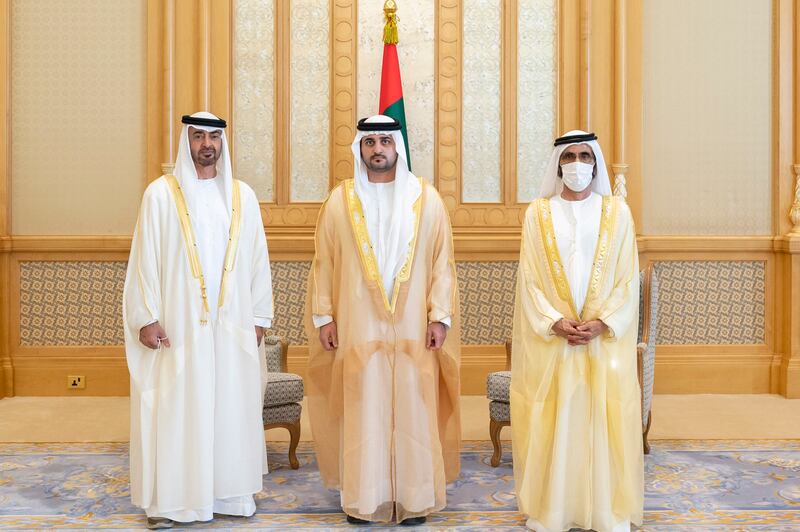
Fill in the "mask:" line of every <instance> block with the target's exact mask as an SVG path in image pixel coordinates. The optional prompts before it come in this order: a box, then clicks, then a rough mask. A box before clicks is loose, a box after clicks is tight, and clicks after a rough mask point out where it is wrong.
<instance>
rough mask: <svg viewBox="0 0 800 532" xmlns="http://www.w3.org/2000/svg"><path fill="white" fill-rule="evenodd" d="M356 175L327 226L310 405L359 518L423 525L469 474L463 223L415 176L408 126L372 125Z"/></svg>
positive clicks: (343, 187) (356, 148)
mask: <svg viewBox="0 0 800 532" xmlns="http://www.w3.org/2000/svg"><path fill="white" fill-rule="evenodd" d="M358 130H359V131H358V133H357V135H356V137H355V140H354V141H353V147H352V149H353V157H354V162H355V165H354V166H355V176H354V179H350V180H347V181H345V182H343V183H342V184H340V185H339V186H338V187H336V188H335V189H334V190H333V191H332V192H331V194H330V196H329V197H328V200H327V201H326V202H325V204H324V205H323V207H322V210H321V212H320V215H319V221H318V222H317V230H316V237H315V238H316V252H315V255H314V262H313V265H312V268H311V272H310V274H309V280H308V298H307V301H306V331H307V334H308V339H309V362H308V363H309V368H308V381H309V382H308V385H309V386H308V388H309V389H308V403H309V413H310V417H311V427H312V430H313V433H314V440H315V442H316V451H317V460H318V462H319V468H320V473H321V474H322V478H323V480H324V481H325V484H326V485H327V486H328V487H330V488H335V489H338V490H340V492H341V502H342V508H343V509H344V512H345V513H346V514H347V520H348V521H349V522H350V523H358V524H361V523H365V522H369V521H378V522H390V521H392V520H396V521H397V522H401V523H403V524H407V525H408V524H420V523H424V522H425V519H426V516H427V515H428V514H430V513H431V512H435V511H438V510H441V509H442V508H444V506H445V487H446V486H445V485H446V483H447V482H448V481H451V480H453V479H454V478H456V477H457V476H458V474H459V466H460V464H459V450H460V449H459V448H460V443H461V442H460V419H459V373H458V372H459V328H458V292H457V289H456V271H455V262H454V260H453V242H452V236H451V229H450V220H449V218H448V215H447V211H446V210H445V206H444V204H443V203H442V200H441V198H440V197H439V194H438V193H437V191H436V189H434V188H433V187H432V186H431V185H430V184H428V183H427V182H426V181H425V180H423V179H419V178H417V177H416V176H414V174H412V173H411V172H410V171H409V169H408V162H407V161H406V159H405V154H406V150H405V147H404V143H403V137H402V135H401V134H400V124H399V123H398V122H397V121H395V120H394V119H392V118H389V117H387V116H382V115H377V116H374V117H371V118H368V119H364V120H361V121H360V122H359V124H358Z"/></svg>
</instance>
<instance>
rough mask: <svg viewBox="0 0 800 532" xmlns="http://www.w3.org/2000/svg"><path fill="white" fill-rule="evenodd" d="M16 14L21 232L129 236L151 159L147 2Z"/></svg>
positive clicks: (40, 2) (22, 5)
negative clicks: (148, 147)
mask: <svg viewBox="0 0 800 532" xmlns="http://www.w3.org/2000/svg"><path fill="white" fill-rule="evenodd" d="M10 6H11V19H12V20H13V23H12V24H10V26H11V69H10V70H11V80H10V83H11V161H12V162H11V208H12V211H13V213H14V215H13V220H12V231H13V233H14V234H18V235H63V234H73V235H85V234H91V235H100V234H103V235H107V234H120V235H126V234H130V233H131V232H132V230H133V227H134V225H135V224H136V213H137V211H138V206H139V199H140V198H141V194H142V184H143V183H144V182H145V179H144V178H145V171H146V170H145V164H146V160H147V153H146V147H145V139H146V134H145V119H146V116H147V113H146V108H145V107H146V104H145V96H146V91H145V80H146V75H145V74H146V41H145V39H146V31H145V30H146V18H145V17H146V9H145V8H146V3H145V2H142V1H140V0H115V1H113V2H109V1H107V0H71V1H69V2H65V1H63V0H36V1H30V0H12V1H11V2H10ZM5 81H6V82H7V81H8V80H5ZM152 177H155V176H152ZM77 205H80V208H78V207H76V206H77Z"/></svg>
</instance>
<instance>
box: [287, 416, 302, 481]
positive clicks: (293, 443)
mask: <svg viewBox="0 0 800 532" xmlns="http://www.w3.org/2000/svg"><path fill="white" fill-rule="evenodd" d="M286 428H287V429H288V430H289V465H290V466H291V467H292V469H297V468H299V467H300V462H299V461H298V460H297V444H298V443H300V420H297V421H295V422H294V423H292V424H291V425H286Z"/></svg>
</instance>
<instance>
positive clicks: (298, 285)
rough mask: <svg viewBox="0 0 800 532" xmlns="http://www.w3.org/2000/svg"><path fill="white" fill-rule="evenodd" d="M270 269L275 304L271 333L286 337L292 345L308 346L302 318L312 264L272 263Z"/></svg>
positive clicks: (306, 262)
mask: <svg viewBox="0 0 800 532" xmlns="http://www.w3.org/2000/svg"><path fill="white" fill-rule="evenodd" d="M270 267H271V268H272V291H273V297H274V303H275V319H274V320H273V321H272V332H273V333H275V334H279V335H281V336H283V337H284V338H286V340H287V341H288V342H289V344H291V345H305V344H306V333H305V326H304V325H303V319H304V318H303V316H304V312H305V305H306V286H307V282H308V272H309V270H310V269H311V262H309V261H302V262H289V261H285V262H273V263H272V264H271V265H270Z"/></svg>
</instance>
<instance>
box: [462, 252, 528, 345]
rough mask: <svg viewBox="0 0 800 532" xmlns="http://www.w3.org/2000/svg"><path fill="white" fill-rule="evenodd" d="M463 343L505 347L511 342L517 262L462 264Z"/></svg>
mask: <svg viewBox="0 0 800 532" xmlns="http://www.w3.org/2000/svg"><path fill="white" fill-rule="evenodd" d="M456 269H457V271H458V289H459V291H460V294H461V309H460V310H461V342H462V343H463V344H465V345H487V344H495V345H496V344H503V343H505V342H506V341H507V340H510V339H511V326H512V320H513V318H514V295H515V291H516V279H517V262H516V261H504V262H459V263H457V264H456Z"/></svg>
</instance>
